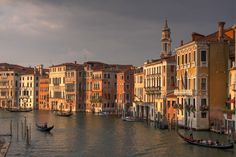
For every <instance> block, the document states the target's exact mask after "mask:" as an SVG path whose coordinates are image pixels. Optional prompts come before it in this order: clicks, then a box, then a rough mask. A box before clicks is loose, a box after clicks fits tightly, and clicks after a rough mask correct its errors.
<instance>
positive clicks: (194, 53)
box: [193, 51, 196, 62]
mask: <svg viewBox="0 0 236 157" xmlns="http://www.w3.org/2000/svg"><path fill="white" fill-rule="evenodd" d="M195 55H196V52H195V51H194V52H193V61H194V62H195V58H196V57H195Z"/></svg>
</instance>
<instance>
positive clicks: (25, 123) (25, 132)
mask: <svg viewBox="0 0 236 157" xmlns="http://www.w3.org/2000/svg"><path fill="white" fill-rule="evenodd" d="M24 118H25V126H24V128H25V129H24V130H25V138H26V135H27V133H26V131H27V126H26V117H24Z"/></svg>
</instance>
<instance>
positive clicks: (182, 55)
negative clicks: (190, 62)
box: [182, 55, 184, 64]
mask: <svg viewBox="0 0 236 157" xmlns="http://www.w3.org/2000/svg"><path fill="white" fill-rule="evenodd" d="M182 64H184V55H182Z"/></svg>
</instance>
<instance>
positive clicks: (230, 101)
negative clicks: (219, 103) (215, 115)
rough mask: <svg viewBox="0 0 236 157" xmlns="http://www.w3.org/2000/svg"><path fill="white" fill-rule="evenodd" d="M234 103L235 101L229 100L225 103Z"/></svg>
mask: <svg viewBox="0 0 236 157" xmlns="http://www.w3.org/2000/svg"><path fill="white" fill-rule="evenodd" d="M234 102H235V99H231V100H228V101H226V103H227V104H231V103H234Z"/></svg>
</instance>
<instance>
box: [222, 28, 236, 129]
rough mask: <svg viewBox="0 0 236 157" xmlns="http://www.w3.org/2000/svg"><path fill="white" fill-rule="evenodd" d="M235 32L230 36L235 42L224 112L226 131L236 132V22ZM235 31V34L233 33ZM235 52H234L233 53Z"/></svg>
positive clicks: (232, 48) (233, 43)
mask: <svg viewBox="0 0 236 157" xmlns="http://www.w3.org/2000/svg"><path fill="white" fill-rule="evenodd" d="M232 28H233V30H234V31H233V32H232V31H231V32H228V33H232V34H230V36H233V35H234V42H232V44H231V46H232V47H231V51H230V55H229V64H228V65H229V66H230V69H229V72H228V74H229V76H228V77H229V80H228V82H229V83H228V100H227V101H226V106H225V111H224V112H225V113H224V128H225V131H226V133H229V132H230V131H231V133H235V130H236V106H235V98H236V45H235V43H236V33H235V32H236V24H235V25H234V26H233V27H232ZM233 33H234V34H233ZM231 52H233V53H231Z"/></svg>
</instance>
